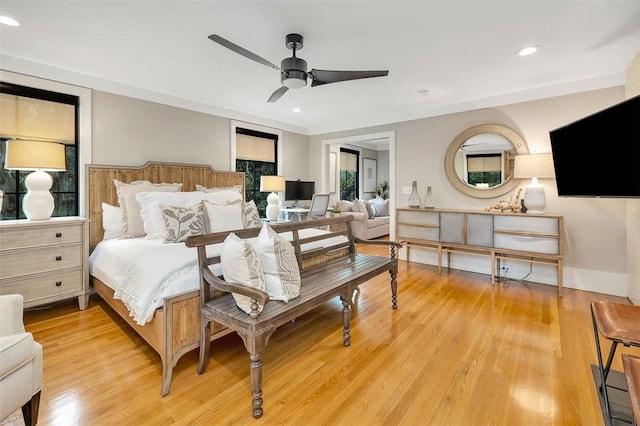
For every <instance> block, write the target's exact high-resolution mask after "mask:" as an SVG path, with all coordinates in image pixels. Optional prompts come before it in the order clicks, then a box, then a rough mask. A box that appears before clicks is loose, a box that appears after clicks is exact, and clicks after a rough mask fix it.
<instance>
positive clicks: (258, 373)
mask: <svg viewBox="0 0 640 426" xmlns="http://www.w3.org/2000/svg"><path fill="white" fill-rule="evenodd" d="M260 355H262V354H260V353H251V354H249V358H251V384H252V385H253V393H252V395H253V401H252V404H253V417H254V418H255V419H258V418H260V417H262V361H261V360H260Z"/></svg>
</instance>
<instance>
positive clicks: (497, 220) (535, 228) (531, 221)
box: [493, 215, 559, 235]
mask: <svg viewBox="0 0 640 426" xmlns="http://www.w3.org/2000/svg"><path fill="white" fill-rule="evenodd" d="M493 226H494V229H495V230H496V231H518V232H521V233H525V232H530V233H534V234H549V235H558V232H559V230H558V219H557V218H555V217H531V216H526V215H524V216H499V215H496V216H495V217H494V219H493Z"/></svg>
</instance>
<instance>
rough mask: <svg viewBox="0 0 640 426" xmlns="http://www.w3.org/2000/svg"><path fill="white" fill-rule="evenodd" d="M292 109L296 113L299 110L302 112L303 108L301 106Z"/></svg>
mask: <svg viewBox="0 0 640 426" xmlns="http://www.w3.org/2000/svg"><path fill="white" fill-rule="evenodd" d="M291 111H293V112H295V113H296V114H297V113H299V112H302V110H301V109H300V108H294V109H292V110H291Z"/></svg>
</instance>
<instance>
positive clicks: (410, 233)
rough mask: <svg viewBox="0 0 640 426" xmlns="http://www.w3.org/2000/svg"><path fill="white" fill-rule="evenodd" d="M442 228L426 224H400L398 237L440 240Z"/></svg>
mask: <svg viewBox="0 0 640 426" xmlns="http://www.w3.org/2000/svg"><path fill="white" fill-rule="evenodd" d="M439 233H440V230H439V229H438V228H428V227H425V226H413V225H404V224H398V227H397V237H398V238H400V239H402V238H412V239H417V240H430V241H438V237H439Z"/></svg>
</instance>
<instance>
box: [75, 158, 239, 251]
mask: <svg viewBox="0 0 640 426" xmlns="http://www.w3.org/2000/svg"><path fill="white" fill-rule="evenodd" d="M86 176H87V182H86V184H87V186H86V188H87V189H88V191H89V194H88V197H87V200H88V203H89V205H88V208H87V211H88V212H89V219H90V223H89V250H93V248H94V247H95V246H96V244H98V243H99V242H100V241H101V240H102V236H103V230H102V202H105V203H108V204H111V205H113V206H117V205H118V195H117V194H116V187H115V185H114V183H113V180H114V179H117V180H119V181H121V182H126V183H128V182H133V181H136V180H148V181H150V182H152V183H163V182H167V183H174V182H175V183H182V190H183V191H185V192H186V191H195V189H196V184H199V185H202V186H205V187H207V188H212V187H214V186H233V185H242V188H243V190H242V194H243V198H244V180H245V174H244V172H220V171H217V170H214V169H213V168H212V167H211V166H209V165H203V164H179V163H162V162H148V163H146V164H144V165H142V166H137V167H136V166H107V165H96V164H88V165H87V166H86Z"/></svg>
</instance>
